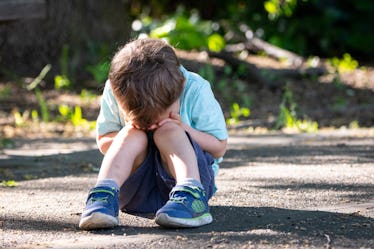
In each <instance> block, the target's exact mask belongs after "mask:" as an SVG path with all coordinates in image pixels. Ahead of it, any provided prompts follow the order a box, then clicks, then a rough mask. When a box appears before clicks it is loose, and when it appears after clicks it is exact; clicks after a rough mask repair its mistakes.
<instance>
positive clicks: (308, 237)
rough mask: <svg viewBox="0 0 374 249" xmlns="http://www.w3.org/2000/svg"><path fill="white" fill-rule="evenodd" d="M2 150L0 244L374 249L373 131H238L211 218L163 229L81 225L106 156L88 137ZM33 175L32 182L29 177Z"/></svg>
mask: <svg viewBox="0 0 374 249" xmlns="http://www.w3.org/2000/svg"><path fill="white" fill-rule="evenodd" d="M14 141H15V146H14V147H13V148H11V149H4V150H3V154H2V155H1V156H0V170H1V172H0V175H1V176H2V177H4V175H8V177H12V178H11V179H17V180H16V182H15V183H16V186H15V187H5V185H4V184H3V186H2V187H0V193H1V194H0V195H1V202H0V248H28V249H30V248H58V249H61V248H69V249H72V248H170V249H172V248H186V249H187V248H227V249H228V248H373V247H374V195H373V193H374V182H373V178H372V176H373V175H374V167H373V166H374V157H373V153H372V152H373V151H374V130H372V129H360V130H346V129H340V130H335V131H323V132H322V131H320V132H318V133H314V134H288V135H287V134H281V133H272V134H264V135H256V134H251V135H248V134H232V135H231V136H230V139H229V145H228V151H227V154H226V156H225V160H224V162H223V163H222V164H221V169H220V173H219V175H218V177H217V179H216V182H217V186H218V192H217V194H216V195H215V196H214V197H213V198H212V199H211V200H210V203H209V204H210V206H211V213H212V215H213V217H214V221H213V223H211V224H209V225H206V226H203V227H200V228H196V229H163V228H161V227H159V226H157V225H156V224H155V223H154V220H153V215H151V214H148V215H139V214H138V215H136V214H126V213H120V226H118V227H116V228H113V229H107V230H98V231H91V232H86V231H81V230H79V228H78V221H79V217H80V214H81V212H82V209H83V207H84V202H85V198H86V195H87V193H88V190H89V188H90V187H92V186H93V184H94V183H95V180H96V176H97V170H98V167H99V166H100V161H101V158H102V157H101V155H100V153H99V152H98V150H97V149H96V145H95V140H94V138H92V137H87V138H80V139H79V138H61V137H60V138H58V137H56V138H51V139H41V140H40V139H14ZM25 178H27V179H28V180H24V179H25Z"/></svg>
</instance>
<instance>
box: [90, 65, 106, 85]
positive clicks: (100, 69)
mask: <svg viewBox="0 0 374 249" xmlns="http://www.w3.org/2000/svg"><path fill="white" fill-rule="evenodd" d="M86 69H87V71H88V72H90V73H91V75H92V76H93V78H94V80H95V82H96V83H97V84H101V83H103V82H104V81H105V80H106V79H107V78H108V74H109V70H110V63H109V62H108V61H104V62H100V63H97V64H95V65H88V66H87V67H86Z"/></svg>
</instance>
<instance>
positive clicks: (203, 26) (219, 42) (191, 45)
mask: <svg viewBox="0 0 374 249" xmlns="http://www.w3.org/2000/svg"><path fill="white" fill-rule="evenodd" d="M150 20H152V19H151V18H150V17H147V18H142V19H141V20H137V21H138V22H139V21H140V22H141V27H142V28H141V29H138V30H136V31H137V32H140V33H142V32H146V33H149V36H150V37H154V38H162V39H166V40H167V41H168V42H169V43H170V44H171V45H173V46H174V47H176V48H179V49H185V50H191V49H209V50H211V51H216V52H218V51H221V50H222V49H223V48H224V47H225V40H224V38H223V37H222V36H221V35H220V34H218V33H217V32H215V31H214V30H213V28H214V27H216V26H217V25H214V24H213V23H212V22H211V21H202V20H201V19H200V17H199V15H198V13H197V12H196V11H192V12H191V13H190V16H187V14H186V13H185V11H184V8H182V7H180V8H179V9H178V10H177V12H176V14H175V15H172V16H170V17H168V18H166V19H165V20H161V21H158V20H153V21H151V22H150Z"/></svg>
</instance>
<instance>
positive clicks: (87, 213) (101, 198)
mask: <svg viewBox="0 0 374 249" xmlns="http://www.w3.org/2000/svg"><path fill="white" fill-rule="evenodd" d="M117 225H118V190H116V189H114V188H109V187H95V188H93V189H91V191H90V193H89V194H88V198H87V202H86V208H85V209H84V211H83V213H82V216H81V220H80V222H79V227H80V228H81V229H83V230H92V229H100V228H110V227H114V226H117Z"/></svg>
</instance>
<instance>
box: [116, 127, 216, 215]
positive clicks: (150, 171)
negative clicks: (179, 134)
mask: <svg viewBox="0 0 374 249" xmlns="http://www.w3.org/2000/svg"><path fill="white" fill-rule="evenodd" d="M187 136H188V138H189V139H190V142H191V144H192V146H193V148H194V150H195V154H196V157H197V160H198V166H199V173H200V180H201V184H202V185H203V187H204V189H205V192H206V194H207V197H208V199H210V198H211V197H212V195H213V193H214V188H215V183H214V173H213V169H212V166H211V165H212V163H213V160H214V159H213V157H212V156H211V155H210V154H209V153H208V152H205V151H203V150H202V149H201V148H200V146H199V145H198V144H197V143H196V142H195V141H193V140H192V139H191V137H190V136H189V135H188V134H187ZM174 186H175V179H174V178H173V177H171V176H169V175H168V173H167V171H166V170H165V169H164V167H163V166H162V163H161V157H160V152H159V151H158V149H157V147H156V145H155V143H154V141H153V139H152V137H149V139H148V155H147V157H146V159H145V160H144V162H143V163H142V164H141V165H140V166H139V168H138V169H137V170H136V171H135V172H134V173H133V174H132V175H131V176H130V177H129V178H128V179H127V180H126V181H125V183H124V184H123V185H122V186H121V189H120V194H119V207H120V209H121V210H122V211H125V212H129V213H154V212H156V211H157V210H158V209H160V208H161V207H162V206H163V205H165V203H166V202H167V201H168V200H169V193H170V191H171V189H172V188H173V187H174Z"/></svg>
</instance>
